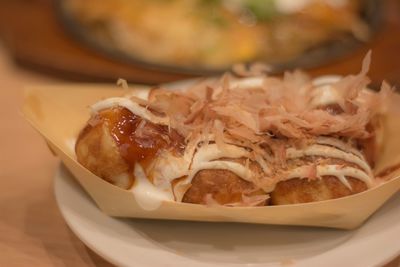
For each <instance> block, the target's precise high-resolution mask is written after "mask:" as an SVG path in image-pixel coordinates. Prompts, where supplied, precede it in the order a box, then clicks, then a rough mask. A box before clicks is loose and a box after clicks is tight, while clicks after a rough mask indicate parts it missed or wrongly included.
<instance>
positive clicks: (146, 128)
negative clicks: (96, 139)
mask: <svg viewBox="0 0 400 267" xmlns="http://www.w3.org/2000/svg"><path fill="white" fill-rule="evenodd" d="M98 116H99V117H100V119H101V120H103V121H105V122H106V123H107V125H108V127H109V130H110V133H111V136H112V137H113V138H114V140H115V142H116V143H117V145H118V147H119V150H120V152H121V156H122V157H123V158H124V160H125V161H126V162H127V163H128V164H129V165H130V166H132V167H133V166H134V165H135V163H140V164H141V165H142V166H143V167H145V166H147V165H148V164H149V163H150V162H151V161H152V160H153V159H154V157H155V156H156V154H157V153H159V151H162V150H164V149H167V150H168V149H170V150H171V151H173V152H174V153H176V154H182V153H183V151H184V147H185V142H184V138H183V137H182V136H181V135H179V134H178V133H177V132H176V131H175V130H173V129H168V127H167V126H165V125H157V124H154V123H151V122H149V121H147V120H144V119H142V118H140V117H138V116H136V115H134V114H133V113H132V112H130V111H129V110H128V109H126V108H120V107H118V108H112V109H108V110H105V111H101V112H100V113H99V115H98Z"/></svg>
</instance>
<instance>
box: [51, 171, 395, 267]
mask: <svg viewBox="0 0 400 267" xmlns="http://www.w3.org/2000/svg"><path fill="white" fill-rule="evenodd" d="M55 194H56V198H57V202H58V205H59V208H60V210H61V213H62V214H63V216H64V218H65V220H66V222H67V224H68V225H69V227H70V228H71V229H72V231H73V232H74V233H75V234H76V235H77V236H78V237H79V238H80V239H81V240H82V241H83V242H84V243H85V244H86V245H87V246H88V247H89V248H91V249H92V250H94V251H95V252H96V253H98V254H99V255H101V256H103V257H104V258H105V259H107V260H108V261H110V262H111V263H113V264H116V265H118V266H140V267H142V266H171V267H172V266H173V267H188V266H190V267H196V266H202V267H203V266H207V267H208V266H235V267H242V266H246V267H250V266H251V267H258V266H290V267H300V266H325V267H329V266H332V267H337V266H353V267H357V266H360V267H367V266H380V265H383V264H385V263H386V262H388V261H390V260H391V259H393V258H394V257H395V256H397V255H398V254H399V253H400V194H397V195H395V196H394V197H393V198H392V199H391V200H390V201H389V202H388V203H386V204H385V205H384V206H383V207H382V208H381V209H380V210H379V211H378V212H377V213H376V214H374V215H373V216H372V217H371V218H370V219H369V220H368V221H367V222H366V223H365V224H364V225H363V226H362V227H361V228H359V229H357V230H354V231H346V230H334V229H323V228H308V227H284V226H269V225H253V224H237V223H201V222H183V221H163V220H143V219H116V218H112V217H109V216H107V215H105V214H104V213H102V212H101V211H100V210H99V209H98V208H97V206H96V205H95V203H94V202H93V201H92V200H91V199H90V197H89V196H88V195H87V194H86V193H85V192H84V191H83V189H82V188H81V187H80V186H79V184H77V182H75V180H74V178H73V177H72V176H71V174H70V173H69V172H68V171H67V170H66V169H65V167H60V169H59V171H58V172H57V174H56V177H55ZM354 212H357V211H354Z"/></svg>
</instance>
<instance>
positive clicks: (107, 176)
mask: <svg viewBox="0 0 400 267" xmlns="http://www.w3.org/2000/svg"><path fill="white" fill-rule="evenodd" d="M75 151H76V156H77V159H78V162H79V163H80V164H82V165H83V166H84V167H86V168H87V169H88V170H90V171H91V172H92V173H94V174H96V175H97V176H99V177H101V178H103V179H104V180H106V181H108V182H110V183H112V184H114V185H116V186H119V187H121V188H124V189H128V188H129V187H131V185H132V183H133V175H131V174H130V172H129V169H130V168H129V166H128V164H127V163H126V161H125V160H124V159H123V158H122V156H121V154H120V151H119V149H118V146H117V144H116V142H115V141H114V139H113V138H112V136H111V134H110V131H109V126H108V125H107V122H105V121H101V122H99V123H98V124H97V125H95V126H91V125H87V126H86V128H85V129H84V130H83V131H82V133H81V134H80V136H79V138H78V141H77V143H76V146H75Z"/></svg>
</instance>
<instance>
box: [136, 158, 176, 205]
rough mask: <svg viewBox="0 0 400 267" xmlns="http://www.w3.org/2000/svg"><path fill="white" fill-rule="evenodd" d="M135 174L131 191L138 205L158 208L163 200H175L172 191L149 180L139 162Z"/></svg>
mask: <svg viewBox="0 0 400 267" xmlns="http://www.w3.org/2000/svg"><path fill="white" fill-rule="evenodd" d="M134 175H135V184H134V186H133V187H132V189H131V191H132V192H133V195H134V196H135V200H136V202H137V203H138V205H139V206H140V207H141V208H143V209H144V210H156V209H158V208H159V207H160V206H161V204H162V202H163V201H171V200H173V198H171V194H170V192H167V191H164V190H162V189H161V188H158V187H156V186H154V185H153V184H152V183H151V182H150V181H149V179H148V178H147V176H146V174H145V173H144V171H143V168H142V166H140V164H138V163H136V164H135V169H134Z"/></svg>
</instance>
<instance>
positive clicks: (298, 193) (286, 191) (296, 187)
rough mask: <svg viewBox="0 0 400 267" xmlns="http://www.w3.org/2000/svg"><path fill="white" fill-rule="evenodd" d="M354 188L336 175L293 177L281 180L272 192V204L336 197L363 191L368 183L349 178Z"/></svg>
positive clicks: (314, 200) (296, 202)
mask: <svg viewBox="0 0 400 267" xmlns="http://www.w3.org/2000/svg"><path fill="white" fill-rule="evenodd" d="M347 180H348V181H349V183H350V185H351V187H352V190H350V189H349V188H347V187H346V186H345V185H344V184H343V183H341V182H340V181H339V180H338V179H337V178H336V177H334V176H324V177H322V179H315V180H311V181H309V180H308V179H291V180H287V181H282V182H279V183H278V184H277V185H276V188H275V190H274V191H273V192H272V193H271V204H272V205H286V204H298V203H307V202H316V201H323V200H329V199H335V198H340V197H345V196H349V195H353V194H356V193H360V192H363V191H365V190H367V189H368V187H367V185H366V184H365V183H364V182H362V181H360V180H358V179H355V178H351V177H350V178H347Z"/></svg>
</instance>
